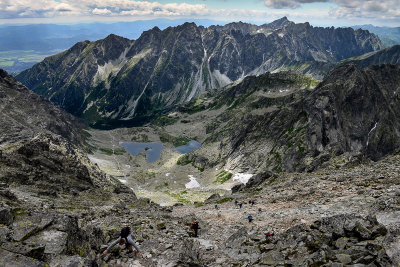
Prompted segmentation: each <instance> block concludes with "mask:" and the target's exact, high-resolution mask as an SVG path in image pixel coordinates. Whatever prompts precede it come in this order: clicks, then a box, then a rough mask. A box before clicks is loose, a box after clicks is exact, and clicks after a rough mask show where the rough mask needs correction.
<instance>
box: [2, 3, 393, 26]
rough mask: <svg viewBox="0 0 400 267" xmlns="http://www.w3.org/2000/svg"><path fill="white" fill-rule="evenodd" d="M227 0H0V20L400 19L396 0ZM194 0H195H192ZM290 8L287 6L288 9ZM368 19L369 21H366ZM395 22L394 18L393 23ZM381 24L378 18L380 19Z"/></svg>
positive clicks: (326, 21) (313, 20) (354, 20)
mask: <svg viewBox="0 0 400 267" xmlns="http://www.w3.org/2000/svg"><path fill="white" fill-rule="evenodd" d="M230 1H231V0H226V6H227V8H226V9H211V8H208V7H207V3H208V2H207V1H202V2H201V4H194V1H192V2H191V3H193V4H190V3H169V4H161V3H158V2H150V1H145V0H141V1H135V0H60V1H56V0H0V20H3V21H4V20H8V21H10V20H12V19H16V18H21V19H24V18H25V19H26V20H27V21H36V20H39V19H44V18H47V19H51V18H54V19H58V20H60V19H61V20H62V18H65V19H67V20H68V19H71V18H77V19H78V20H79V18H81V19H85V20H90V19H93V18H95V19H98V17H100V16H102V17H103V18H102V19H113V20H118V19H121V20H134V19H152V18H162V17H168V18H172V17H173V18H196V19H201V18H211V19H219V20H224V21H228V20H234V21H237V20H243V21H246V20H247V21H250V20H251V21H264V22H269V21H272V20H274V19H277V18H280V17H283V16H288V17H289V19H291V20H294V21H297V22H304V21H310V22H311V23H318V24H320V23H324V24H330V23H332V22H329V21H334V20H336V22H339V21H341V22H342V21H347V24H348V25H349V21H350V23H352V22H354V23H357V22H358V21H362V20H361V19H360V18H363V19H364V21H366V22H368V23H374V21H381V22H384V21H390V22H391V24H392V25H393V24H397V26H398V25H399V24H400V19H399V18H400V5H399V1H400V0H385V1H373V0H258V1H262V2H264V4H265V5H266V7H269V8H265V9H264V10H263V9H259V10H249V9H229V2H230ZM197 3H199V2H197ZM307 3H329V6H330V7H332V9H331V10H330V11H328V9H324V10H317V9H315V8H314V9H313V10H311V9H310V7H307V8H302V9H296V8H298V7H301V6H302V5H303V6H304V7H305V5H304V4H307ZM288 8H290V9H291V10H288ZM368 20H369V21H368ZM396 22H397V23H396ZM381 24H382V23H381Z"/></svg>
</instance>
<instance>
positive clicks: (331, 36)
mask: <svg viewBox="0 0 400 267" xmlns="http://www.w3.org/2000/svg"><path fill="white" fill-rule="evenodd" d="M381 48H382V44H381V42H380V40H379V38H378V37H377V36H375V35H373V34H370V33H369V32H368V31H363V30H357V31H355V30H353V29H351V28H338V29H334V28H333V27H332V28H320V27H312V26H311V25H310V24H309V23H301V24H295V23H293V22H290V21H288V20H287V18H282V19H281V20H278V21H275V22H272V23H270V24H264V25H261V26H255V25H250V24H246V23H231V24H228V25H226V26H222V27H220V26H211V27H209V28H204V27H198V26H196V25H195V24H194V23H185V24H183V25H180V26H178V27H174V28H173V27H169V28H167V29H165V30H163V31H161V30H160V29H159V28H157V27H155V28H153V29H151V30H149V31H145V32H143V34H142V35H141V36H140V38H139V39H137V40H134V41H133V40H128V39H125V38H122V37H119V36H116V35H110V36H108V37H107V38H105V39H103V40H99V41H96V42H89V41H85V42H81V43H78V44H76V45H75V46H73V47H72V48H70V49H69V50H67V51H65V52H63V53H61V54H58V55H55V56H52V57H48V58H46V59H45V60H44V61H43V62H41V63H39V64H36V65H35V66H34V67H32V68H31V69H29V70H26V71H24V72H22V73H21V74H19V75H18V76H17V78H18V80H19V81H21V82H23V83H24V84H25V85H27V86H28V87H29V88H30V89H31V90H33V91H34V92H36V93H38V94H40V95H43V96H45V97H46V98H48V99H50V100H51V101H52V102H54V103H56V104H57V105H59V106H61V107H62V108H64V109H65V110H67V111H68V112H71V113H72V114H74V115H77V116H80V117H83V118H85V119H86V120H87V121H89V122H90V123H91V124H93V125H96V126H98V127H115V126H118V125H135V124H138V123H143V122H144V121H146V120H147V121H148V120H149V119H151V118H152V116H153V115H154V114H155V113H157V111H159V110H160V109H162V108H165V107H171V106H173V105H174V104H177V103H183V102H186V101H189V100H191V99H192V98H194V97H195V96H198V95H199V94H201V93H202V92H204V91H206V90H210V89H215V88H219V87H222V86H225V85H227V84H229V83H231V82H233V81H236V80H238V79H242V78H243V77H245V76H248V75H258V74H262V73H264V72H266V71H278V70H284V69H292V70H297V71H298V72H300V73H307V74H308V75H314V76H315V77H318V78H321V77H323V76H324V74H325V73H326V72H327V71H328V70H329V69H330V68H331V67H332V66H333V64H335V63H336V62H338V61H340V60H342V59H345V58H348V57H352V56H358V55H361V54H365V53H367V52H371V51H375V50H379V49H381Z"/></svg>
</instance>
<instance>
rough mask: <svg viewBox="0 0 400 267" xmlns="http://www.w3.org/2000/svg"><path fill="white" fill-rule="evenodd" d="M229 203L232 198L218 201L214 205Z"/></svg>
mask: <svg viewBox="0 0 400 267" xmlns="http://www.w3.org/2000/svg"><path fill="white" fill-rule="evenodd" d="M230 201H233V198H231V197H224V198H221V199H218V200H217V201H216V202H215V203H217V204H223V203H225V202H230Z"/></svg>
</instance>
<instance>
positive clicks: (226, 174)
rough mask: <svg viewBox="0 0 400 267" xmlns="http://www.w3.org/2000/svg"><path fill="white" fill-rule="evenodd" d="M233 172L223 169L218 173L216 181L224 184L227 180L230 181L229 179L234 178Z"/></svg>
mask: <svg viewBox="0 0 400 267" xmlns="http://www.w3.org/2000/svg"><path fill="white" fill-rule="evenodd" d="M232 175H233V174H232V173H230V172H227V171H221V172H220V173H218V175H217V179H216V180H215V182H216V183H220V184H223V183H225V182H226V181H228V180H229V179H231V178H232Z"/></svg>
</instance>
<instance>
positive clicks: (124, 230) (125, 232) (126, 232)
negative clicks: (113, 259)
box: [120, 226, 131, 238]
mask: <svg viewBox="0 0 400 267" xmlns="http://www.w3.org/2000/svg"><path fill="white" fill-rule="evenodd" d="M130 233H131V228H130V227H129V226H126V227H124V228H122V229H121V234H120V236H121V237H122V238H127V237H128V235H129V234H130Z"/></svg>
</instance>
